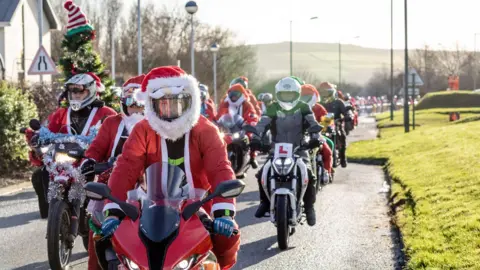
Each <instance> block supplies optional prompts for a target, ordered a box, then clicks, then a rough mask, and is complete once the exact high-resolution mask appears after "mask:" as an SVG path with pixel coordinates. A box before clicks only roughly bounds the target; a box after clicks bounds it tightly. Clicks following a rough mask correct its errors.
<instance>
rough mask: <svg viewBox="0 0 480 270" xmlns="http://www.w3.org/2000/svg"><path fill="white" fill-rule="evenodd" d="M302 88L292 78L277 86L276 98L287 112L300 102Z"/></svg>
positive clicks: (280, 82)
mask: <svg viewBox="0 0 480 270" xmlns="http://www.w3.org/2000/svg"><path fill="white" fill-rule="evenodd" d="M301 92H302V86H301V85H300V83H299V82H298V80H295V79H294V78H292V77H285V78H283V79H281V80H280V81H279V82H278V83H277V85H275V97H276V99H277V101H278V103H279V104H280V106H281V107H282V108H283V109H285V110H291V109H293V108H294V107H295V106H296V105H297V103H298V102H299V101H300V94H301Z"/></svg>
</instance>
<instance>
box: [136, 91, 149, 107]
mask: <svg viewBox="0 0 480 270" xmlns="http://www.w3.org/2000/svg"><path fill="white" fill-rule="evenodd" d="M134 95H135V99H136V100H137V101H138V102H141V103H142V104H144V105H145V104H146V103H147V100H148V94H147V92H142V91H139V92H134Z"/></svg>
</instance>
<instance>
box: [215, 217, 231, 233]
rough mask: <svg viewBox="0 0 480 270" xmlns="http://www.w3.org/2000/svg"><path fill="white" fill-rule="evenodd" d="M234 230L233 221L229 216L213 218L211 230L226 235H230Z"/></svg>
mask: <svg viewBox="0 0 480 270" xmlns="http://www.w3.org/2000/svg"><path fill="white" fill-rule="evenodd" d="M234 230H235V223H234V222H233V219H232V218H231V217H221V218H216V219H214V220H213V231H214V233H216V234H220V235H223V236H226V237H231V236H232V235H233V231H234Z"/></svg>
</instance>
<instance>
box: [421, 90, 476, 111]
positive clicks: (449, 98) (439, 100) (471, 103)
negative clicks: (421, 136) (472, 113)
mask: <svg viewBox="0 0 480 270" xmlns="http://www.w3.org/2000/svg"><path fill="white" fill-rule="evenodd" d="M479 105H480V93H477V92H472V91H466V90H461V91H440V92H434V93H428V94H426V95H425V96H424V97H423V98H422V99H421V100H420V102H419V103H418V104H417V106H416V108H417V109H418V110H426V109H433V108H470V107H478V106H479Z"/></svg>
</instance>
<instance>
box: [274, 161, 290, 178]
mask: <svg viewBox="0 0 480 270" xmlns="http://www.w3.org/2000/svg"><path fill="white" fill-rule="evenodd" d="M292 168H293V159H292V158H277V159H275V160H274V161H273V169H275V171H276V172H277V173H278V174H280V175H287V174H288V173H290V171H291V170H292Z"/></svg>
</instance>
